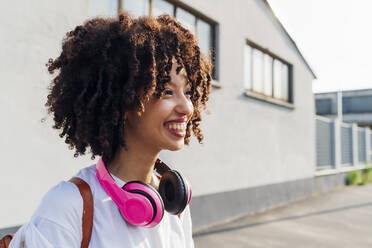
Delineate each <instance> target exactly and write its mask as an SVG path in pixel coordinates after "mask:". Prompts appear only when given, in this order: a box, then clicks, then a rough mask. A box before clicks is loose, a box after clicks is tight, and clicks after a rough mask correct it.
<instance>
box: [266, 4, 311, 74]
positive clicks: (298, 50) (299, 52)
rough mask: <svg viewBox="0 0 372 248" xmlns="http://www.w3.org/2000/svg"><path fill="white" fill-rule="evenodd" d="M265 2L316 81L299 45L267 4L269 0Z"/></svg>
mask: <svg viewBox="0 0 372 248" xmlns="http://www.w3.org/2000/svg"><path fill="white" fill-rule="evenodd" d="M262 1H263V2H264V4H265V5H266V7H267V8H268V10H269V11H270V13H271V15H272V16H273V17H274V19H275V21H276V22H277V23H278V24H279V26H280V27H281V28H282V30H283V32H284V33H285V34H286V35H287V37H288V39H289V40H290V41H291V42H292V44H293V46H294V48H295V49H296V51H297V53H298V54H299V55H300V58H301V59H302V61H303V62H304V63H305V65H306V67H307V69H308V70H309V71H310V72H311V74H312V75H313V77H314V79H316V78H317V76H316V75H315V73H314V71H313V69H311V67H310V65H309V63H307V61H306V59H305V58H304V56H303V55H302V53H301V51H300V49H299V48H298V47H297V44H296V42H295V41H294V40H293V39H292V37H291V36H290V35H289V34H288V32H287V30H286V29H285V28H284V26H283V24H282V23H281V22H280V21H279V18H278V17H277V16H276V15H275V13H274V11H273V9H272V8H271V6H270V4H269V3H268V2H267V0H262Z"/></svg>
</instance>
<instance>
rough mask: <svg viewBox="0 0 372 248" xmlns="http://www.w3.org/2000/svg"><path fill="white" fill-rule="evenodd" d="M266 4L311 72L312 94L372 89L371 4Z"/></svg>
mask: <svg viewBox="0 0 372 248" xmlns="http://www.w3.org/2000/svg"><path fill="white" fill-rule="evenodd" d="M268 2H269V4H270V6H271V7H272V9H273V11H274V13H275V15H276V16H277V17H278V18H279V20H280V22H281V23H282V24H283V26H284V27H285V29H286V30H287V32H288V33H289V34H290V36H291V37H292V38H293V40H294V41H295V42H296V44H297V46H298V48H299V49H300V51H301V53H302V55H303V56H304V57H305V59H306V61H307V62H308V63H309V65H310V67H311V68H312V69H313V71H314V72H315V74H316V76H317V78H318V79H316V80H314V81H313V91H314V92H315V93H318V92H327V91H338V90H351V89H366V88H372V72H371V70H372V14H371V10H372V1H371V0H311V1H308V0H268Z"/></svg>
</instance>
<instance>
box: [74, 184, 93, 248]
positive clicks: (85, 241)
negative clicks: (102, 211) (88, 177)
mask: <svg viewBox="0 0 372 248" xmlns="http://www.w3.org/2000/svg"><path fill="white" fill-rule="evenodd" d="M69 182H72V183H74V184H75V185H76V186H77V187H78V188H79V191H80V194H81V196H82V197H83V208H84V210H83V226H82V228H83V238H82V240H81V248H88V246H89V242H90V238H91V236H92V227H93V196H92V191H91V190H90V187H89V184H87V183H86V182H85V181H84V180H83V179H81V178H78V177H73V178H71V179H70V180H69Z"/></svg>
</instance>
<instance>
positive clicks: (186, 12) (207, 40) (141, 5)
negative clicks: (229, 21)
mask: <svg viewBox="0 0 372 248" xmlns="http://www.w3.org/2000/svg"><path fill="white" fill-rule="evenodd" d="M118 1H119V3H121V4H119V5H120V6H121V8H122V9H124V10H126V11H128V12H130V13H131V14H133V15H134V16H136V17H138V16H142V15H153V16H158V15H161V14H163V13H167V14H169V15H171V16H175V17H176V18H177V19H178V20H179V21H180V22H181V23H182V24H183V25H184V26H185V27H187V28H188V29H189V30H190V31H191V32H192V33H193V34H194V35H195V36H196V38H197V39H198V42H199V47H200V50H201V52H202V53H203V54H204V55H206V56H207V57H209V58H210V59H211V60H212V63H213V64H214V66H213V72H212V76H213V78H214V79H218V78H217V68H216V64H217V63H216V60H217V51H216V40H217V39H216V26H217V23H216V22H215V21H213V20H211V19H209V18H208V17H206V16H203V15H201V14H200V13H198V12H196V11H194V10H192V9H191V8H190V7H188V6H186V5H185V4H184V3H182V2H174V1H167V0H118ZM213 55H214V56H213Z"/></svg>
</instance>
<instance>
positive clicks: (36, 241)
mask: <svg viewBox="0 0 372 248" xmlns="http://www.w3.org/2000/svg"><path fill="white" fill-rule="evenodd" d="M47 66H48V70H49V72H50V73H51V74H52V73H54V72H57V76H56V77H55V78H54V79H53V82H52V84H51V86H50V92H49V95H48V100H47V103H46V106H47V108H48V112H49V113H50V114H52V115H53V117H54V118H53V119H54V121H55V125H54V128H56V129H61V133H60V137H65V142H66V143H67V144H68V145H69V148H70V149H75V154H74V156H75V157H77V156H79V155H83V154H85V152H86V150H87V148H89V149H90V152H91V153H92V159H94V158H95V157H96V156H99V157H100V158H101V159H100V160H99V161H100V162H99V163H100V164H101V166H102V167H101V169H102V168H103V169H102V171H106V172H107V173H108V175H110V176H109V178H110V179H113V180H115V181H114V182H115V183H114V184H115V185H116V186H115V187H117V186H118V187H117V188H118V189H119V190H121V194H124V193H123V192H126V190H122V189H121V187H123V186H124V185H127V184H126V183H127V182H130V181H136V182H138V183H140V184H141V185H142V184H143V185H145V184H147V185H150V186H148V187H149V188H152V187H153V188H154V189H156V190H159V192H160V189H159V188H160V187H159V178H158V177H157V176H156V174H155V172H154V164H155V163H156V161H157V158H158V155H159V153H160V151H161V150H163V149H167V150H172V151H176V150H180V149H182V148H183V146H184V144H186V145H188V144H189V140H190V136H191V130H192V131H193V133H194V135H195V136H196V138H197V139H198V141H199V143H201V142H202V140H203V135H202V134H201V131H200V129H199V124H200V121H201V110H202V108H204V109H205V106H206V102H207V100H208V96H209V93H210V88H211V64H210V62H209V61H207V60H206V59H205V57H204V56H203V55H202V54H200V49H199V47H198V44H197V41H196V39H195V37H194V36H193V34H192V33H191V32H190V31H189V30H187V29H185V28H184V27H183V26H182V25H181V24H180V23H179V22H177V21H176V20H175V19H174V18H173V17H170V16H169V15H162V16H159V17H157V18H153V17H141V18H138V19H133V18H131V17H130V16H129V15H128V14H127V13H121V14H120V15H119V16H118V17H117V18H95V19H92V20H88V21H87V22H85V23H84V25H82V26H78V27H76V28H75V29H74V30H73V31H71V32H69V33H67V35H66V38H65V39H64V41H63V45H62V52H61V54H60V56H59V57H58V58H57V59H55V60H52V59H50V60H49V63H48V64H47ZM99 163H98V164H99ZM98 164H97V165H92V166H89V167H86V168H84V169H82V170H81V171H80V172H79V173H78V174H77V175H76V177H79V178H81V179H83V180H84V181H85V182H87V183H88V184H89V186H90V188H91V191H92V194H93V200H94V217H93V229H92V234H91V240H90V244H89V247H141V248H142V247H157V248H158V247H169V248H170V247H172V248H174V247H177V248H178V247H193V246H194V244H193V240H192V230H191V217H190V210H189V207H188V205H187V206H186V205H184V206H183V207H181V209H179V211H178V210H176V211H169V212H167V211H164V212H163V216H161V215H160V217H162V218H160V217H159V220H160V219H161V220H160V221H159V223H151V224H149V223H150V222H147V223H145V224H143V223H142V225H141V224H140V223H135V224H133V223H131V222H130V221H128V220H127V219H126V217H125V216H124V215H125V214H126V213H125V211H124V212H123V211H122V209H121V208H120V206H119V205H120V203H119V205H118V202H116V201H115V196H112V195H110V194H109V193H108V192H109V191H107V189H106V188H105V187H104V182H102V178H100V175H99V173H98V172H99V170H98V169H97V168H98ZM106 172H105V173H106ZM164 175H165V174H164ZM178 176H179V178H180V180H184V181H185V182H184V184H182V185H183V186H182V187H184V188H185V189H186V188H187V187H188V186H187V185H188V184H187V182H186V179H183V178H182V176H180V174H177V177H178ZM162 179H163V178H161V180H162ZM177 180H178V179H177ZM182 182H183V181H182ZM146 187H147V186H146ZM124 189H125V187H124ZM185 192H186V191H185ZM190 193H191V192H190ZM156 194H158V193H156ZM137 195H138V194H137ZM161 197H163V195H162V196H161ZM190 197H191V195H188V196H187V199H188V202H189V200H190ZM119 200H120V199H119ZM151 204H152V203H151ZM161 204H163V203H161ZM124 205H125V204H124ZM165 205H166V204H165ZM134 213H139V210H138V209H137V210H135V212H134ZM82 214H83V200H82V197H81V195H80V194H79V190H78V188H77V187H76V186H75V185H74V184H73V183H71V182H61V183H59V184H58V185H56V186H55V187H53V188H52V189H51V190H50V191H49V192H48V193H47V194H46V195H45V196H44V198H43V200H42V201H41V203H40V205H39V207H38V209H37V210H36V211H35V213H34V214H33V216H32V217H31V220H30V221H29V222H28V223H26V224H25V225H24V226H23V227H22V228H21V229H20V230H19V231H18V232H17V233H16V235H15V237H14V238H13V240H12V242H11V244H10V247H80V243H81V240H82V228H81V227H82ZM158 214H159V212H158ZM139 217H141V216H139ZM152 219H154V218H152ZM151 221H153V220H151ZM149 227H150V228H149Z"/></svg>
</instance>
